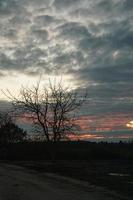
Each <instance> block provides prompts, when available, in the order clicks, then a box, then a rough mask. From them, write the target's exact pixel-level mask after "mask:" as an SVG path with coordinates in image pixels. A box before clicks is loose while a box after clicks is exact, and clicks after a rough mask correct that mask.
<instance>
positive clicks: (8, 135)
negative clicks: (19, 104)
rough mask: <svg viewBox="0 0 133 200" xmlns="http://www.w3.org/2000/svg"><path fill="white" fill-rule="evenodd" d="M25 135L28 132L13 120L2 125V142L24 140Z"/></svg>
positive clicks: (0, 138)
mask: <svg viewBox="0 0 133 200" xmlns="http://www.w3.org/2000/svg"><path fill="white" fill-rule="evenodd" d="M25 137H26V132H25V131H24V130H23V129H21V128H19V127H18V126H17V125H16V124H14V123H13V122H11V121H9V122H7V123H5V124H3V125H1V127H0V143H1V144H6V143H14V142H20V141H23V139H24V138H25Z"/></svg>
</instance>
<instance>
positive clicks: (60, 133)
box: [6, 81, 86, 141]
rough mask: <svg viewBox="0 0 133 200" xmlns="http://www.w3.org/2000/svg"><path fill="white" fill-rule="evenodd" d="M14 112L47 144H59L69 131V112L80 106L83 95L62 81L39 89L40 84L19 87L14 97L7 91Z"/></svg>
mask: <svg viewBox="0 0 133 200" xmlns="http://www.w3.org/2000/svg"><path fill="white" fill-rule="evenodd" d="M6 96H7V97H8V98H9V99H10V100H11V101H12V103H13V106H14V108H15V111H16V112H17V113H19V112H20V113H21V114H22V113H26V114H28V116H27V115H25V117H28V118H30V119H32V122H33V124H34V125H35V126H36V127H37V128H38V129H39V130H40V131H41V132H42V133H43V136H44V138H45V139H46V140H47V141H59V140H61V139H62V138H64V137H66V136H67V135H68V133H70V132H72V130H73V127H74V123H73V117H72V113H74V111H75V110H76V109H77V108H78V109H79V108H80V106H81V105H82V104H83V102H84V101H85V98H86V94H85V95H83V96H81V95H80V94H79V93H77V92H75V91H74V90H72V89H71V88H69V87H68V88H64V87H63V84H62V82H58V83H57V84H55V83H54V84H52V83H51V82H50V81H49V86H48V87H45V86H44V87H41V86H40V82H38V83H37V84H36V85H34V86H32V87H31V88H27V87H22V88H21V90H20V94H19V96H18V97H14V96H12V94H11V92H10V91H7V93H6Z"/></svg>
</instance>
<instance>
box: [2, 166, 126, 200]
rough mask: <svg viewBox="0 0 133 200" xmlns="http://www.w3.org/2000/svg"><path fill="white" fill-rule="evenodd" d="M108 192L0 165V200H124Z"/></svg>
mask: <svg viewBox="0 0 133 200" xmlns="http://www.w3.org/2000/svg"><path fill="white" fill-rule="evenodd" d="M120 199H124V198H120V197H118V196H114V195H113V194H112V195H111V193H108V192H107V191H104V190H100V189H97V188H95V187H91V186H88V187H85V188H84V187H82V186H81V185H77V184H74V183H72V182H69V181H67V182H65V181H64V180H59V179H58V180H57V179H55V178H54V177H53V178H52V177H48V176H46V175H45V174H38V173H37V172H34V171H32V170H27V169H25V168H23V167H19V166H15V165H9V164H3V163H0V200H120Z"/></svg>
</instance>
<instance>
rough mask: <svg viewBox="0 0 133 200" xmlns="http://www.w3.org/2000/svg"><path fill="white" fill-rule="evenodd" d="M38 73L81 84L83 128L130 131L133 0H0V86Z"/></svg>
mask: <svg viewBox="0 0 133 200" xmlns="http://www.w3.org/2000/svg"><path fill="white" fill-rule="evenodd" d="M40 74H43V76H44V79H46V78H47V77H49V76H54V77H56V78H58V77H60V76H63V79H64V80H65V83H66V84H67V83H71V85H72V86H74V87H75V88H77V89H78V90H83V88H87V91H88V102H87V103H86V105H85V106H84V107H83V108H82V110H81V113H80V114H81V115H82V117H81V119H80V120H81V121H80V122H79V123H81V122H82V126H83V125H84V126H85V129H84V131H86V132H88V130H90V129H91V130H92V129H94V131H95V130H99V131H107V130H108V131H109V130H124V135H125V130H127V132H128V133H127V135H128V134H129V133H130V137H132V129H131V128H132V127H133V124H132V122H131V123H129V122H130V121H132V120H133V0H0V89H6V88H8V89H10V90H11V91H12V92H14V93H17V92H18V90H19V88H20V86H21V85H22V84H23V85H25V84H29V83H33V82H35V81H36V80H37V79H38V77H39V76H40ZM4 98H5V97H4V95H3V94H2V93H1V105H2V106H4V105H6V104H4ZM101 119H102V120H101ZM91 124H92V125H91ZM127 124H128V126H127ZM90 126H91V127H90ZM87 127H88V128H87ZM128 129H129V130H128ZM109 134H110V133H109ZM112 135H113V133H112ZM127 135H125V137H127Z"/></svg>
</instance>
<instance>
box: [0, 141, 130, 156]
mask: <svg viewBox="0 0 133 200" xmlns="http://www.w3.org/2000/svg"><path fill="white" fill-rule="evenodd" d="M0 159H1V160H2V159H4V160H51V159H52V160H93V159H100V160H101V159H104V160H105V159H126V160H127V159H130V160H132V159H133V142H132V143H123V142H120V143H106V142H101V143H95V142H83V141H75V142H74V141H71V142H63V141H62V142H56V143H54V142H23V143H11V144H10V143H9V144H7V145H6V146H5V145H0Z"/></svg>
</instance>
